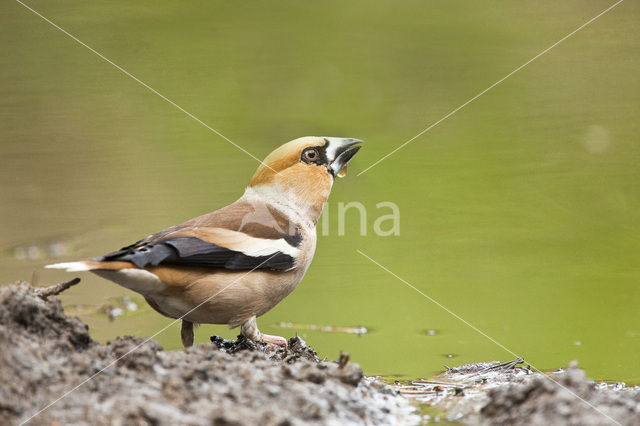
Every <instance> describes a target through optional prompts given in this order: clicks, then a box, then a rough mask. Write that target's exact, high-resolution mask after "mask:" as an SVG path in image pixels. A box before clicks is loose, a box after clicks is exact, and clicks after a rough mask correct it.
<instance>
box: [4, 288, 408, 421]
mask: <svg viewBox="0 0 640 426" xmlns="http://www.w3.org/2000/svg"><path fill="white" fill-rule="evenodd" d="M0 347H1V348H2V349H1V350H0V383H1V385H0V419H3V421H2V424H20V423H21V422H24V421H26V420H29V419H30V417H31V416H32V415H34V414H36V413H37V412H38V411H39V410H41V409H43V408H45V407H47V406H48V405H49V404H51V403H53V405H51V406H49V407H48V408H47V409H46V410H44V411H43V412H41V413H40V414H38V415H37V416H36V417H33V418H31V419H30V421H29V424H36V425H44V424H47V425H51V424H54V422H58V423H59V424H71V423H73V424H92V425H107V424H109V425H118V424H121V425H122V424H153V425H177V424H189V425H211V424H214V425H243V424H267V425H269V424H271V425H290V424H292V425H295V424H307V423H317V424H336V425H337V424H402V423H407V422H410V423H411V422H415V419H416V418H415V415H413V414H411V412H412V411H413V409H412V407H411V406H410V403H409V402H407V400H406V399H405V398H403V397H402V396H399V395H398V394H397V392H396V391H394V390H393V389H392V388H391V387H389V386H387V385H383V384H381V383H379V382H376V381H374V380H372V379H368V378H365V377H364V375H363V373H362V370H361V369H360V367H359V366H358V365H357V364H353V363H349V362H347V360H345V359H342V362H321V361H319V360H318V358H317V355H316V354H315V352H313V350H312V349H310V348H309V347H307V346H306V344H305V343H304V342H303V341H302V340H300V339H297V338H294V339H291V340H290V350H287V351H285V350H283V349H280V350H278V351H276V352H268V353H265V352H264V351H262V350H261V348H259V347H258V348H256V347H255V345H253V347H252V344H251V342H229V341H222V340H221V339H218V340H217V341H215V342H212V343H208V344H201V345H196V346H194V347H192V348H189V350H187V351H164V350H163V349H162V348H161V347H160V346H159V345H158V344H157V343H156V342H155V341H149V342H146V343H144V340H143V339H140V338H136V337H122V338H118V339H116V340H114V341H112V342H109V343H108V344H106V345H102V344H99V343H97V342H96V341H94V340H93V339H92V338H91V337H90V336H89V333H88V328H87V326H86V325H85V324H83V323H82V322H81V321H80V320H78V319H77V318H70V317H67V316H66V315H65V314H64V312H63V310H62V306H61V304H60V302H59V301H58V300H57V299H56V298H55V297H49V298H48V299H47V300H46V301H45V300H43V299H42V298H41V297H38V296H36V294H35V291H34V288H32V287H30V286H29V285H27V284H25V283H20V284H16V285H11V286H7V287H4V288H2V289H0ZM132 351H134V352H132ZM129 352H132V353H131V354H129V355H127V353H129ZM125 355H126V356H125ZM120 358H122V359H120ZM103 369H104V371H102V372H101V373H99V372H100V371H101V370H103ZM78 385H80V386H79V387H77V386H78ZM76 387H77V389H75V390H73V389H74V388H76ZM71 390H73V391H72V392H71V393H69V394H68V395H67V396H64V395H65V393H67V392H69V391H71ZM60 397H62V399H60V400H58V401H57V402H55V401H56V400H57V399H58V398H60ZM54 402H55V403H54ZM412 416H413V417H412Z"/></svg>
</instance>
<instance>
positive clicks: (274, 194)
mask: <svg viewBox="0 0 640 426" xmlns="http://www.w3.org/2000/svg"><path fill="white" fill-rule="evenodd" d="M362 143H363V142H362V141H361V140H359V139H354V138H338V137H317V136H307V137H302V138H298V139H295V140H292V141H290V142H287V143H285V144H284V145H282V146H280V147H278V148H277V149H275V150H274V151H273V152H271V154H269V155H268V156H267V157H266V158H265V160H264V161H262V162H261V164H260V166H259V167H258V169H257V170H256V172H255V173H254V175H253V177H252V178H251V179H250V181H249V184H248V185H247V187H246V189H245V191H244V193H243V194H242V196H241V197H240V198H239V199H238V200H237V201H235V202H233V203H231V204H229V205H228V206H226V207H223V208H221V209H219V210H216V211H213V212H211V213H207V214H204V215H202V216H199V217H196V218H193V219H190V220H187V221H186V222H184V223H182V224H180V225H176V226H171V227H169V228H167V229H164V230H162V231H160V232H157V233H155V234H152V235H149V236H147V237H146V238H143V239H141V240H139V241H138V242H136V243H134V244H131V245H129V246H126V247H123V248H121V249H120V250H117V251H114V252H112V253H109V254H106V255H104V256H100V257H96V258H94V259H91V260H83V261H75V262H64V263H56V264H52V265H47V266H46V268H53V269H65V270H67V271H69V272H76V271H91V272H92V273H94V274H96V275H98V276H100V277H102V278H106V279H107V280H110V281H113V282H115V283H117V284H119V285H121V286H123V287H126V288H128V289H130V290H133V291H135V292H137V293H139V294H141V295H142V296H143V297H144V298H145V300H146V301H147V303H148V304H149V305H150V306H151V307H152V308H153V309H154V310H156V311H157V312H159V313H160V314H162V315H164V316H167V317H170V318H174V319H176V320H181V322H182V326H181V330H180V336H181V340H182V344H183V346H184V347H185V348H187V347H189V346H192V345H193V343H194V334H193V329H194V325H198V324H227V325H228V326H229V327H230V328H237V327H240V334H241V335H242V336H244V337H245V338H247V339H249V340H251V341H254V342H264V343H265V344H267V346H271V347H287V340H286V339H285V338H284V337H281V336H273V335H268V334H263V333H262V332H260V330H259V329H258V325H257V321H256V319H257V318H258V317H260V316H261V315H263V314H265V313H266V312H268V311H269V310H271V309H272V308H273V307H274V306H276V305H277V304H278V303H279V302H280V301H282V300H283V299H284V298H285V297H286V296H288V295H289V294H290V293H291V292H292V291H293V290H294V289H295V288H296V287H297V286H298V284H299V283H300V281H301V280H302V278H303V277H304V275H305V273H306V271H307V269H308V268H309V266H310V264H311V261H312V260H313V256H314V253H315V249H316V241H317V233H316V224H317V222H318V219H319V218H320V215H321V214H322V210H323V208H324V206H325V204H326V202H327V199H328V198H329V194H330V192H331V188H332V186H333V183H334V180H335V178H336V177H343V176H344V175H345V172H346V167H347V163H349V161H351V159H352V158H353V157H354V155H355V154H356V153H357V152H358V150H359V149H360V148H361V146H362Z"/></svg>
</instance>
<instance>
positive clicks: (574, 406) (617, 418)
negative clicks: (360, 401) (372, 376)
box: [396, 358, 640, 425]
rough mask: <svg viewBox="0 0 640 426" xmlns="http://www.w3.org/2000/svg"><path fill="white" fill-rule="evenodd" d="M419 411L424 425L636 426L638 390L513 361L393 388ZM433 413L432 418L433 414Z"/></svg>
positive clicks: (639, 410) (639, 403) (467, 368)
mask: <svg viewBox="0 0 640 426" xmlns="http://www.w3.org/2000/svg"><path fill="white" fill-rule="evenodd" d="M396 388H397V389H398V390H399V391H400V392H401V393H402V394H404V395H406V396H407V397H409V398H410V399H413V400H414V401H416V402H417V403H419V404H421V405H422V406H423V407H424V406H427V407H431V408H432V409H433V411H432V412H431V413H430V414H427V415H426V416H425V418H424V419H423V420H424V421H432V422H440V421H446V422H456V423H462V424H473V425H496V424H499V425H638V424H640V387H637V386H635V387H627V386H625V385H624V384H623V383H596V382H593V381H591V380H589V379H588V378H587V377H586V375H585V373H584V371H583V370H581V369H580V368H578V367H577V364H575V363H572V365H570V366H569V367H568V368H566V369H560V370H557V371H554V372H550V373H541V372H536V371H533V370H532V369H531V368H530V367H529V366H527V365H525V364H524V360H523V359H522V358H519V359H517V360H514V361H511V362H497V361H493V362H481V363H474V364H466V365H462V366H459V367H453V368H448V369H447V371H445V372H443V373H442V374H440V375H439V376H437V377H434V378H432V379H429V380H414V381H412V382H408V383H397V384H396ZM434 411H435V412H437V414H434Z"/></svg>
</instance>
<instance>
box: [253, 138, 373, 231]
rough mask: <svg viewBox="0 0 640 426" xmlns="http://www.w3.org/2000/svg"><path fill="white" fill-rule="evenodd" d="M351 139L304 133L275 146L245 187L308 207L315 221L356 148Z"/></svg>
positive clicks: (354, 140)
mask: <svg viewBox="0 0 640 426" xmlns="http://www.w3.org/2000/svg"><path fill="white" fill-rule="evenodd" d="M361 143H362V141H360V140H358V139H351V138H334V137H316V136H308V137H303V138H299V139H295V140H293V141H291V142H288V143H286V144H284V145H282V146H281V147H279V148H277V149H276V150H275V151H273V152H272V153H271V154H269V155H268V156H267V158H265V160H264V161H263V163H262V165H260V167H258V170H257V171H256V173H255V174H254V175H253V177H252V178H251V181H250V182H249V185H248V186H247V189H248V190H253V191H255V192H260V193H263V194H274V193H276V194H280V196H282V197H287V198H289V199H292V200H291V203H297V204H299V205H300V206H304V207H305V208H307V209H308V210H309V214H310V219H312V220H313V222H314V223H315V222H316V221H317V219H318V217H319V215H320V213H321V212H322V207H323V206H324V204H325V202H326V201H327V198H328V197H329V193H330V192H331V186H332V185H333V180H334V178H335V177H336V176H341V175H342V173H341V172H343V171H344V169H345V167H346V166H347V163H348V162H349V161H350V160H351V159H352V158H353V156H354V155H355V154H356V153H357V152H358V150H359V149H360V144H361Z"/></svg>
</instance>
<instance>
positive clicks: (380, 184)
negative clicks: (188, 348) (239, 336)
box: [0, 0, 640, 383]
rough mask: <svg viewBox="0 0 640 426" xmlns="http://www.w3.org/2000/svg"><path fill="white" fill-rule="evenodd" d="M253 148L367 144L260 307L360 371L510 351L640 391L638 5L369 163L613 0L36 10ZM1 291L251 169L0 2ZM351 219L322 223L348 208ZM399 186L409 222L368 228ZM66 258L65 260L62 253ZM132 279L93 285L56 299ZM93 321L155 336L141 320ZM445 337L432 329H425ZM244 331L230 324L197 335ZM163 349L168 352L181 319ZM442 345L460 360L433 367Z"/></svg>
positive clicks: (113, 330) (156, 321)
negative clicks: (305, 251)
mask: <svg viewBox="0 0 640 426" xmlns="http://www.w3.org/2000/svg"><path fill="white" fill-rule="evenodd" d="M28 4H29V5H30V6H31V7H33V8H34V9H36V10H37V11H38V12H40V13H41V14H43V15H44V16H46V17H48V18H49V19H51V20H52V21H53V22H55V23H56V24H58V25H60V26H61V27H63V28H64V29H66V30H67V31H69V32H70V33H72V34H74V35H75V36H77V37H78V38H79V39H80V40H82V41H83V42H85V43H87V44H88V45H90V46H91V47H93V48H94V49H96V50H98V51H99V52H101V53H102V54H104V55H105V56H106V57H108V58H109V59H110V60H112V61H114V62H115V63H117V64H118V65H120V66H122V67H123V68H125V69H126V70H127V71H129V72H130V73H132V74H134V75H135V76H137V77H138V78H140V79H141V80H142V81H144V82H145V83H147V84H148V85H150V86H151V87H153V88H154V89H156V90H158V91H159V92H160V93H162V94H164V95H165V96H167V97H168V98H170V99H171V100H173V101H174V102H176V103H177V104H179V105H180V106H182V107H183V108H185V109H186V110H188V111H190V112H191V113H192V114H194V115H195V116H197V117H198V118H199V119H201V120H202V121H203V122H205V123H207V124H209V125H211V126H212V127H214V128H215V129H217V130H219V131H220V132H222V133H223V134H224V135H225V136H227V137H229V138H230V139H232V140H233V141H234V142H236V143H238V144H240V145H241V146H242V147H244V148H245V149H246V150H248V151H249V152H251V153H253V154H255V155H256V156H258V157H261V158H262V157H264V156H265V155H266V154H268V153H269V152H270V151H271V150H272V149H273V148H275V147H276V146H277V145H279V144H280V143H283V142H285V141H287V140H290V139H293V138H296V137H298V136H304V135H331V136H348V137H357V138H360V139H364V140H365V141H366V146H365V147H364V148H363V149H362V150H361V151H360V153H359V154H358V156H357V157H356V158H355V160H354V161H353V163H352V167H351V168H350V173H349V175H348V176H347V177H346V178H345V179H342V180H340V181H338V182H337V184H336V186H335V187H334V190H333V194H332V196H331V201H330V206H329V212H330V218H329V219H330V220H329V223H330V228H329V230H328V231H329V232H328V233H329V235H326V236H320V237H319V240H318V249H317V252H316V257H315V259H314V262H313V264H312V266H311V268H310V270H309V272H308V273H307V276H306V278H305V279H304V281H303V282H302V284H301V285H300V287H299V288H298V289H297V290H296V291H295V292H294V293H293V294H292V295H291V296H289V297H288V298H287V299H285V300H284V301H283V302H282V303H281V304H280V305H278V306H277V307H276V308H275V309H273V310H272V311H271V312H269V313H268V314H266V315H265V316H264V317H262V318H261V319H260V321H259V324H260V326H261V328H262V330H263V331H264V332H267V333H271V334H284V335H287V336H291V335H293V334H294V333H295V332H296V329H289V328H281V327H280V326H279V324H280V323H281V322H292V323H296V324H305V325H320V326H323V325H332V326H345V327H347V326H348V327H356V326H364V327H367V328H368V329H369V330H370V333H368V334H366V335H364V336H356V335H352V334H344V333H328V332H322V331H313V330H306V329H300V330H298V331H299V333H300V334H301V335H302V336H303V337H304V338H305V339H306V340H307V341H308V342H309V343H310V344H312V345H313V346H314V347H316V348H317V349H318V350H319V352H320V353H321V355H323V356H325V355H326V356H328V357H329V358H331V359H334V358H337V356H338V353H339V351H340V350H344V351H346V352H349V353H351V356H352V359H353V360H355V361H357V362H359V363H361V365H362V366H363V368H364V370H365V372H366V373H367V374H370V375H378V374H380V375H400V376H404V377H418V376H421V377H424V376H429V375H431V374H433V373H434V372H436V371H438V370H440V369H441V368H442V365H443V364H447V365H457V364H461V363H466V362H473V361H487V360H494V359H499V360H509V359H513V358H514V356H513V355H511V354H510V353H508V352H506V351H505V350H504V349H502V348H501V347H500V346H498V345H497V344H496V343H494V342H492V341H490V340H489V339H487V338H486V337H484V336H482V335H481V334H479V333H478V332H477V331H475V330H473V329H472V328H470V327H469V326H468V325H466V324H464V323H463V322H461V321H460V320H458V319H456V318H455V317H454V316H452V315H451V314H450V313H448V312H446V311H445V310H443V309H442V308H440V307H438V306H437V305H435V304H434V303H432V302H431V301H430V300H428V299H427V298H425V297H423V296H421V295H420V294H418V293H417V292H415V291H414V290H412V289H411V288H409V287H408V286H407V285H406V284H404V283H403V282H402V281H400V280H398V279H396V278H395V277H393V276H392V275H390V274H389V273H387V272H385V271H384V270H382V269H380V268H379V267H378V266H376V265H375V264H373V263H372V262H370V261H369V260H367V259H366V258H364V257H363V256H361V255H360V254H358V253H357V252H356V250H357V249H360V250H362V251H363V252H364V253H366V254H367V255H368V256H370V257H371V258H373V259H375V260H376V261H378V262H379V263H381V264H383V265H384V266H386V267H387V268H389V269H390V270H391V271H393V272H394V273H395V274H397V275H398V276H400V277H402V278H403V279H404V280H406V281H407V282H408V283H410V284H412V285H413V286H415V287H416V288H418V289H419V290H420V291H422V292H424V293H425V294H426V295H428V296H429V297H431V298H433V299H434V300H436V301H437V302H438V303H440V304H442V305H443V306H445V307H446V308H448V309H449V310H451V311H452V312H454V313H456V314H457V315H459V316H460V317H461V318H463V319H464V320H465V321H467V322H468V323H470V324H473V325H474V326H475V327H477V328H478V329H480V330H482V331H483V332H484V333H486V334H487V335H488V336H490V337H491V338H493V339H495V340H496V341H497V342H499V343H501V344H502V345H504V346H505V347H506V348H508V349H509V350H511V351H513V352H514V353H516V354H518V355H521V356H523V357H525V359H526V360H527V361H528V362H530V363H532V364H533V365H534V366H535V367H537V368H540V369H549V368H555V367H559V366H565V365H566V364H567V363H568V362H569V361H571V360H574V359H575V360H578V361H579V363H580V365H581V366H582V367H583V368H585V369H586V370H587V373H588V374H589V375H590V376H591V377H594V378H597V379H610V380H624V381H627V382H630V383H640V311H639V310H638V306H639V304H640V287H639V285H638V282H639V279H640V262H639V254H640V238H639V236H640V232H639V231H640V227H639V223H640V213H639V211H640V186H639V182H640V172H639V167H638V166H639V162H640V149H639V148H638V143H639V142H640V140H639V137H638V134H639V131H640V124H639V123H640V120H639V113H638V106H639V101H640V78H639V75H640V74H639V73H638V69H639V66H640V55H639V53H640V26H638V25H637V23H638V22H640V6H639V4H638V3H637V2H633V1H625V2H623V3H622V4H621V5H620V6H618V7H617V8H615V9H614V10H612V11H611V12H610V13H608V14H606V15H604V16H603V17H601V18H600V19H598V20H597V21H595V22H594V23H593V24H591V25H590V26H588V27H586V28H585V29H583V30H582V31H580V32H578V33H577V34H576V35H574V36H573V37H571V38H569V39H568V40H566V41H565V42H563V43H562V44H560V45H558V46H557V47H555V48H554V49H552V50H551V51H550V52H548V53H547V54H545V55H544V56H542V57H541V58H539V59H538V60H536V61H535V62H533V63H531V64H530V65H528V66H527V67H525V68H524V69H522V70H521V71H520V72H518V73H517V74H515V75H513V76H512V77H510V78H509V79H508V80H506V81H504V82H503V83H502V84H500V85H499V86H497V87H495V88H494V89H492V90H491V91H489V92H488V93H486V94H485V95H483V96H481V97H480V98H479V99H477V100H476V101H474V102H473V103H471V104H470V105H468V106H467V107H466V108H464V109H462V110H461V111H459V112H458V113H456V114H455V115H453V116H451V117H450V118H449V119H447V120H445V121H444V122H442V123H441V124H440V125H438V126H437V127H435V128H433V129H432V130H431V131H429V132H428V133H426V134H425V135H424V136H422V137H420V138H418V139H417V140H415V141H414V142H412V143H411V144H410V145H408V146H407V147H405V148H404V149H402V150H400V151H399V152H397V153H396V154H394V155H393V156H391V157H390V158H388V159H387V160H385V161H383V162H382V163H380V164H379V165H377V166H375V167H374V168H372V169H371V170H369V171H367V172H366V173H364V174H362V175H361V176H356V175H357V172H358V171H361V170H364V169H365V168H366V167H368V166H369V165H371V164H372V163H373V162H375V161H377V160H378V159H379V158H380V157H382V156H383V155H385V154H387V153H388V152H389V151H391V150H392V149H394V148H395V147H397V146H398V145H400V144H401V143H403V142H404V141H406V140H408V139H410V138H411V137H413V136H415V135H416V134H417V133H418V132H419V131H421V130H422V129H424V128H425V127H427V126H428V125H429V124H431V123H433V122H435V121H437V120H439V119H440V118H441V117H443V116H444V115H445V114H447V113H448V112H449V111H451V110H453V109H454V108H456V107H457V106H459V105H461V104H462V103H464V102H465V101H467V100H468V99H470V98H471V97H473V96H474V95H476V94H477V93H479V92H480V91H482V90H483V89H485V88H487V87H488V86H490V85H491V84H492V83H494V82H496V81H497V80H499V79H500V78H502V77H503V76H505V75H506V74H508V73H509V72H511V71H512V70H514V69H515V68H516V67H518V66H519V65H521V64H523V63H524V62H526V61H527V60H529V59H530V58H532V57H533V56H535V55H536V54H538V53H539V52H540V51H542V50H543V49H545V48H546V47H548V46H550V45H551V44H553V43H555V42H556V41H558V40H559V39H561V38H562V37H564V36H565V35H566V34H568V33H569V32H571V31H573V30H574V29H575V28H577V27H578V26H580V25H581V24H583V23H584V22H586V21H587V20H589V19H590V18H592V17H593V16H595V15H597V14H598V13H599V12H600V11H602V10H604V9H605V8H606V7H608V6H609V5H611V4H613V2H608V1H580V2H576V1H568V2H553V1H541V2H532V3H524V2H506V1H498V2H484V1H452V2H422V1H421V2H418V1H415V2H402V3H401V4H399V3H396V2H383V1H373V2H358V1H355V2H338V1H335V2H323V4H322V5H319V4H313V5H311V4H302V3H301V2H278V3H276V2H253V1H251V2H242V3H241V4H237V3H231V2H222V1H216V2H195V3H177V4H174V3H173V2H124V1H110V2H103V1H94V2H81V1H46V2H45V1H41V0H37V1H36V0H32V1H31V0H30V1H29V3H28ZM0 22H1V23H2V25H0V43H1V46H2V47H1V48H0V52H2V53H1V54H0V61H1V62H0V90H1V94H2V96H0V114H1V115H2V118H1V120H0V138H1V139H0V158H1V163H0V164H1V167H0V235H1V237H0V249H2V256H1V257H0V282H2V283H8V282H11V281H14V280H17V279H26V280H31V279H32V278H34V277H35V278H36V279H37V281H38V282H39V283H43V284H44V283H54V282H59V281H61V280H64V279H67V278H70V277H71V276H72V275H70V274H67V273H64V272H60V271H51V270H44V269H43V266H44V265H45V264H47V263H51V262H55V261H64V260H74V259H82V258H88V257H93V256H97V255H101V254H104V253H106V252H108V251H111V250H112V249H116V248H119V247H121V246H123V245H125V244H128V243H131V242H133V241H135V240H137V239H139V238H140V237H144V236H146V235H148V234H150V233H153V232H155V231H158V230H160V229H162V228H165V227H167V226H169V225H173V224H175V223H179V222H181V221H183V220H185V219H188V218H191V217H193V216H196V215H199V214H202V213H205V212H208V211H211V210H214V209H216V208H219V207H222V206H224V205H226V204H228V203H229V202H231V201H233V200H235V199H236V198H237V197H238V196H240V195H241V193H242V191H243V188H244V185H245V184H246V182H247V181H248V179H249V177H250V176H251V174H252V173H253V171H254V170H255V168H256V166H257V162H256V161H255V160H254V159H252V158H250V157H249V156H247V155H246V154H244V153H243V152H241V151H239V150H238V149H237V148H235V147H234V146H232V145H231V144H230V143H228V142H226V141H225V140H223V139H221V138H220V137H219V136H217V135H215V134H214V133H212V132H211V131H209V130H208V129H206V128H205V127H204V126H202V125H201V124H199V123H197V122H196V121H194V120H193V119H191V118H189V117H188V116H186V115H185V114H184V113H183V112H181V111H179V110H178V109H176V108H175V107H173V106H172V105H170V104H169V103H167V102H166V101H165V100H163V99H161V98H160V97H158V96H157V95H155V94H153V93H152V92H150V91H149V90H147V89H145V88H144V87H142V86H141V85H140V84H138V83H137V82H135V81H133V80H132V79H130V78H129V77H127V76H126V75H124V74H123V73H122V72H120V71H118V70H116V69H115V68H114V67H113V66H111V65H109V64H108V63H106V62H105V61H104V60H102V59H100V58H99V57H97V56H96V55H95V54H93V53H91V52H90V51H89V50H87V49H86V48H85V47H83V46H81V45H79V44H78V43H76V42H75V41H73V40H72V39H70V38H69V37H67V36H66V35H64V34H63V33H62V32H60V31H59V30H57V29H55V28H54V27H52V26H51V25H49V24H47V23H46V22H45V21H43V20H42V19H41V18H39V17H38V16H36V15H35V14H33V13H32V12H30V11H29V10H27V9H25V8H24V7H23V6H21V5H20V4H19V3H17V2H14V1H11V0H7V1H5V2H3V3H2V5H1V6H0ZM350 201H359V202H361V203H362V204H363V205H364V206H365V207H366V208H367V211H368V213H369V216H368V218H367V222H368V225H367V229H368V235H367V236H360V235H359V223H358V218H357V215H356V214H355V211H350V213H349V216H348V217H347V223H346V232H345V235H344V236H339V235H338V232H337V206H338V203H339V202H350ZM383 201H391V202H394V203H396V204H397V205H398V207H399V208H400V212H401V219H400V221H401V232H400V235H399V236H388V237H381V236H376V235H375V234H374V233H373V222H374V220H375V219H376V218H377V217H378V216H379V215H380V214H386V213H388V211H386V210H376V207H375V206H376V204H377V203H379V202H383ZM55 254H57V255H58V256H54V255H55ZM125 294H128V293H127V292H126V290H124V289H123V288H120V287H118V286H117V285H115V284H112V283H110V282H107V281H104V280H101V279H100V278H98V277H95V276H91V275H86V276H83V283H82V284H81V285H79V286H77V287H75V288H73V289H72V290H70V291H69V292H67V293H65V294H64V295H63V296H62V299H63V301H64V302H65V304H67V305H68V306H75V305H77V304H83V305H92V306H99V305H102V304H104V303H105V302H106V301H107V299H108V298H110V297H114V296H120V295H125ZM83 319H84V320H85V321H87V322H88V323H89V324H90V327H91V331H92V333H93V335H94V336H95V337H96V338H98V339H100V340H107V339H111V338H114V337H115V336H118V335H123V334H135V335H139V336H150V335H152V334H153V333H154V332H156V331H157V330H158V329H160V328H161V327H163V326H164V325H166V324H168V323H169V320H167V319H166V318H163V317H161V316H160V315H158V314H156V313H154V312H152V311H150V310H148V309H141V311H140V312H138V313H136V314H134V315H128V316H126V317H125V318H118V319H117V320H116V321H114V322H109V321H108V320H107V319H106V318H105V317H102V316H96V315H85V316H83ZM426 330H435V332H436V333H435V335H430V334H429V333H426ZM214 333H215V334H221V335H223V336H226V337H231V336H234V335H235V333H234V332H233V331H229V330H228V329H227V328H226V327H224V326H202V327H200V328H199V329H198V331H197V335H196V337H197V340H198V341H200V342H203V341H206V340H207V339H208V336H209V335H211V334H214ZM156 339H157V340H158V341H159V342H160V343H161V344H162V345H164V346H165V347H167V348H178V347H180V343H179V342H180V339H179V332H178V328H177V326H174V327H172V328H170V329H168V330H167V331H166V332H164V333H162V334H160V335H159V336H157V337H156ZM447 355H453V357H448V356H447Z"/></svg>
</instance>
